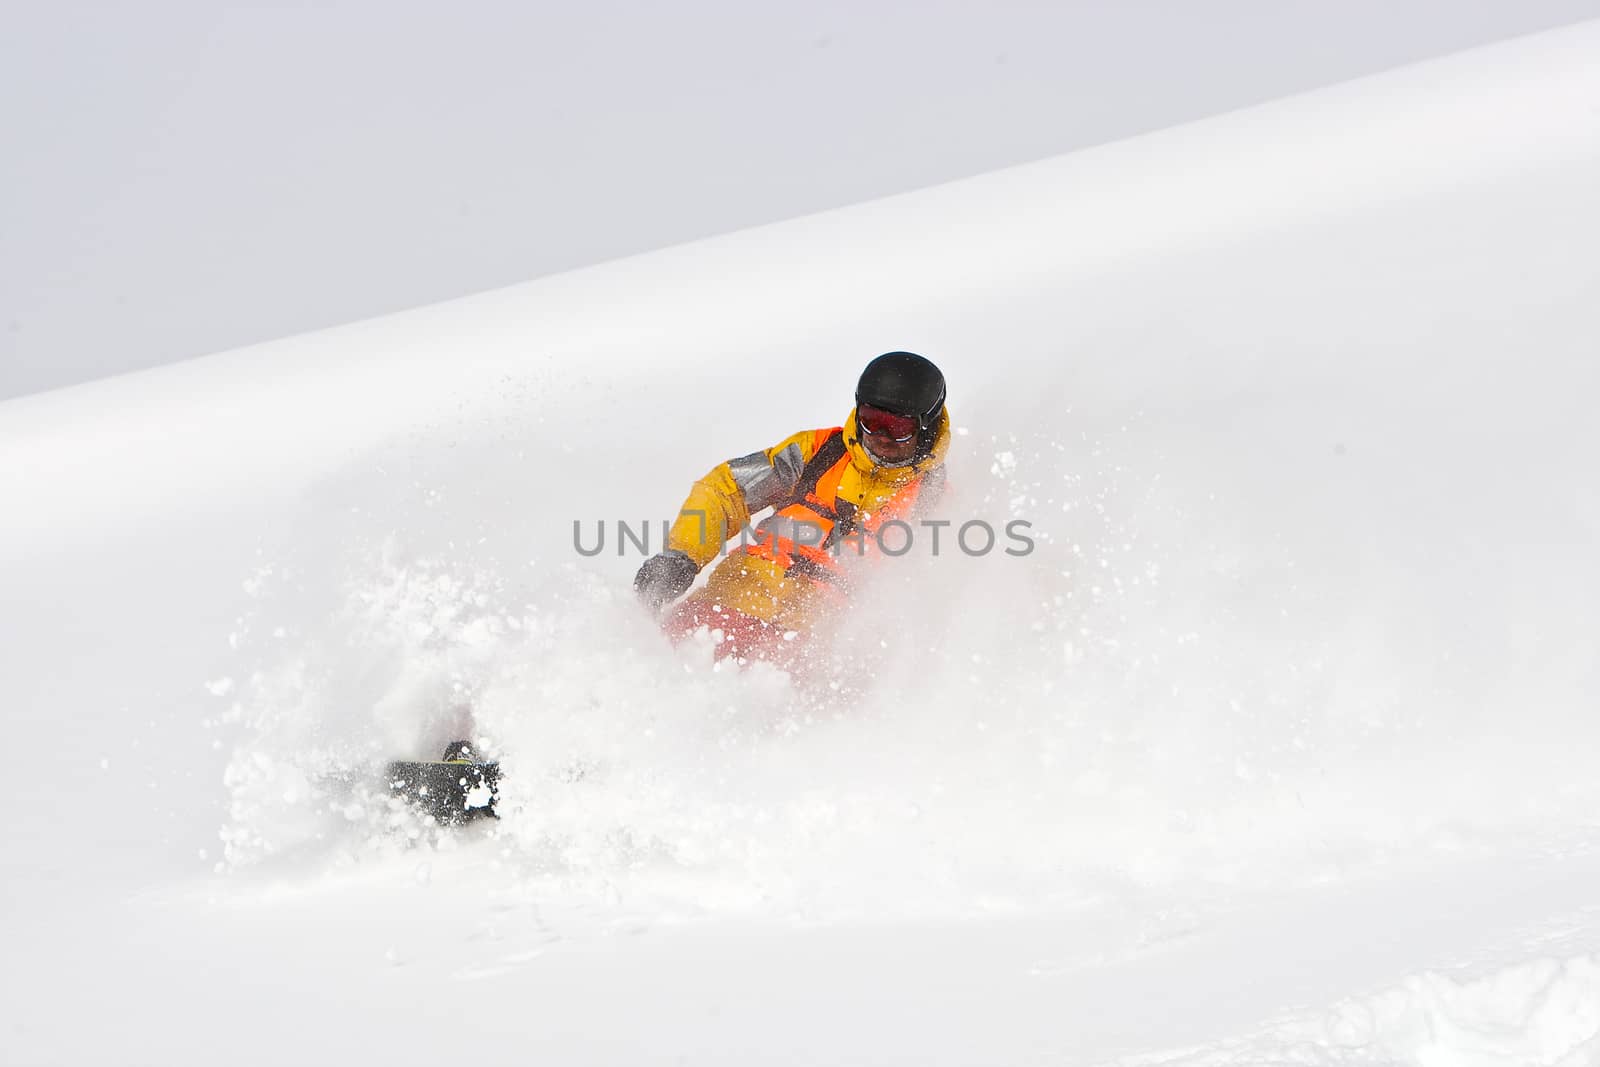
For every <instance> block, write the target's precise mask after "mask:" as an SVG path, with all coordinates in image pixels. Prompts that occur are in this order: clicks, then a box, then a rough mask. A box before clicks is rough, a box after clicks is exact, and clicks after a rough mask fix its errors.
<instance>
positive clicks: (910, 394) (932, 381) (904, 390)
mask: <svg viewBox="0 0 1600 1067" xmlns="http://www.w3.org/2000/svg"><path fill="white" fill-rule="evenodd" d="M862 404H870V405H871V406H873V407H875V408H882V409H883V410H885V411H892V412H894V413H895V414H896V415H909V416H911V417H912V418H914V419H916V420H917V425H918V426H919V427H920V428H922V429H923V430H930V429H932V428H933V427H935V426H937V425H938V424H939V412H940V411H942V410H943V409H944V375H943V374H942V373H941V372H940V370H939V368H938V367H935V366H934V365H933V362H932V361H931V360H927V359H924V358H923V357H921V356H919V355H917V354H916V353H915V352H885V353H884V354H883V355H881V356H879V357H878V358H877V359H875V360H873V361H872V362H871V363H868V364H867V369H866V370H864V371H862V372H861V381H859V382H857V383H856V406H857V407H860V406H861V405H862Z"/></svg>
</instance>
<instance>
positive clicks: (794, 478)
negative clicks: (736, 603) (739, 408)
mask: <svg viewBox="0 0 1600 1067" xmlns="http://www.w3.org/2000/svg"><path fill="white" fill-rule="evenodd" d="M829 432H830V431H827V430H802V431H801V432H800V433H797V434H795V435H794V436H792V437H786V438H784V439H783V440H782V441H780V442H779V443H778V444H776V445H774V446H773V447H771V448H768V449H765V450H764V451H761V452H752V453H750V454H749V455H748V456H739V457H738V458H737V459H730V460H728V461H727V462H725V463H719V464H717V465H716V466H715V467H713V468H712V469H711V471H710V473H708V474H707V475H706V476H705V477H704V478H701V479H700V480H699V481H697V482H695V483H694V487H693V488H692V489H690V490H689V496H688V499H686V500H685V501H684V502H683V507H681V508H679V509H678V517H677V519H676V520H675V521H674V522H673V524H672V528H671V529H670V530H669V531H668V533H667V548H669V549H675V550H677V551H679V552H682V553H684V554H686V555H687V556H688V557H689V558H690V559H692V560H694V562H695V566H697V567H704V566H705V565H706V564H707V563H710V562H711V561H712V560H713V559H716V558H717V555H718V553H720V552H721V551H722V545H723V542H725V541H727V540H728V538H730V537H732V536H734V535H735V534H737V533H738V532H739V531H740V530H741V529H743V528H744V527H745V525H746V524H748V523H749V522H750V516H752V515H754V514H755V513H756V512H758V511H760V510H761V509H763V508H766V507H770V506H772V505H773V504H776V503H778V502H779V501H781V500H783V499H785V498H786V497H787V496H788V495H789V494H790V493H792V492H793V491H794V488H795V486H796V485H798V484H799V483H800V472H801V471H802V470H804V469H805V465H806V463H807V462H808V461H809V460H810V459H811V457H812V456H814V455H816V452H817V449H818V448H819V447H821V443H822V442H823V441H825V440H827V435H828V433H829Z"/></svg>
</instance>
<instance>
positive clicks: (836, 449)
mask: <svg viewBox="0 0 1600 1067" xmlns="http://www.w3.org/2000/svg"><path fill="white" fill-rule="evenodd" d="M949 445H950V416H949V413H948V412H947V411H946V410H945V381H944V375H943V374H942V373H941V372H940V370H939V368H938V367H936V366H934V364H933V363H932V362H931V361H929V360H927V359H924V358H923V357H922V356H919V355H917V354H915V353H913V352H888V353H885V354H884V355H881V356H879V357H877V358H876V359H874V360H872V362H870V363H868V364H867V367H866V370H865V371H863V372H862V374H861V379H860V381H859V382H858V384H857V386H856V405H855V408H854V410H852V411H851V412H850V414H849V416H848V417H847V418H846V419H845V421H844V425H843V426H833V427H829V428H826V429H820V430H803V431H801V432H800V433H797V434H795V435H793V436H792V437H788V438H786V439H784V440H783V441H781V442H779V443H778V444H777V445H775V446H773V447H772V448H769V449H765V450H764V451H760V452H752V453H750V454H749V455H747V456H740V457H738V458H737V459H730V460H728V461H727V462H725V463H719V464H718V465H717V466H716V467H714V468H713V469H712V470H711V472H710V473H709V474H707V475H706V476H705V477H704V478H701V479H700V480H699V481H698V482H696V483H695V484H694V488H693V489H692V490H690V492H689V497H688V499H687V500H685V501H684V503H683V507H682V508H681V509H680V510H679V515H678V519H677V520H676V521H675V522H674V523H673V524H672V526H671V529H670V530H669V531H668V535H667V547H666V550H665V551H663V552H660V553H658V554H656V555H654V556H651V557H650V558H649V559H647V560H645V562H644V565H643V566H641V567H640V568H639V572H638V574H637V575H636V576H635V577H634V583H633V584H634V590H635V591H636V592H637V593H638V595H639V598H640V599H641V600H643V601H644V603H645V604H646V605H648V606H649V607H650V608H651V609H653V610H657V611H659V610H662V609H663V608H664V607H666V606H667V605H669V604H671V602H672V601H674V600H676V599H677V598H678V597H680V596H682V595H683V594H684V593H685V592H687V591H688V589H689V587H690V586H692V585H693V584H694V581H695V577H696V576H697V575H698V574H699V572H700V570H701V569H702V568H704V567H705V566H706V565H707V564H709V563H710V562H711V561H712V560H714V559H716V558H717V556H718V555H720V554H722V553H723V552H724V551H725V549H724V545H725V544H726V543H727V542H729V540H730V539H732V538H734V537H738V538H739V542H738V544H737V545H733V546H729V549H728V550H727V555H726V557H725V558H724V559H723V560H722V562H721V563H720V564H718V565H717V566H716V567H715V568H714V569H713V570H712V572H711V574H710V575H709V576H708V577H707V579H706V583H705V585H703V586H702V587H701V588H700V589H698V590H696V591H695V592H694V593H693V594H691V595H690V596H689V597H688V598H687V599H686V600H684V601H683V603H682V604H680V605H678V606H677V607H676V608H674V609H672V610H671V611H670V612H669V613H668V614H667V616H666V618H665V620H664V623H663V627H664V629H665V630H666V631H667V633H668V634H670V635H672V636H673V637H674V638H675V639H676V638H681V637H683V636H685V635H687V634H689V633H692V632H693V631H694V630H696V629H697V628H699V627H701V626H706V627H708V628H710V629H713V630H719V631H721V633H722V640H721V642H720V643H719V644H718V646H717V656H718V658H719V659H720V658H722V657H724V656H727V655H735V656H737V657H739V658H757V659H767V660H773V661H777V662H780V663H783V664H786V665H792V664H793V663H794V662H795V660H796V654H797V653H798V652H800V650H801V649H802V647H803V645H804V638H805V636H806V635H807V634H808V633H809V631H810V628H811V626H812V625H813V624H814V623H815V622H817V621H818V620H819V619H820V618H821V617H822V616H824V615H826V614H827V613H828V612H829V611H831V610H833V609H836V608H838V607H842V606H843V605H844V604H845V602H846V599H847V592H848V584H849V578H850V566H849V564H850V562H851V561H852V559H854V558H855V557H858V556H867V555H873V554H876V553H877V549H878V544H877V537H878V536H879V534H880V532H882V531H883V529H884V524H886V523H889V522H892V521H896V520H898V521H900V522H905V520H906V519H907V518H908V517H910V516H913V515H915V514H919V513H921V512H922V511H924V510H925V509H926V508H927V507H928V506H929V505H931V504H932V503H933V502H934V501H935V500H936V499H937V498H938V496H939V495H940V494H941V493H942V492H943V489H944V480H945V479H944V458H945V452H946V451H947V450H948V448H949ZM769 507H770V508H772V509H773V511H772V514H771V515H770V516H768V517H767V518H765V519H763V520H762V521H761V522H760V524H759V525H757V526H756V528H755V529H754V531H751V530H750V529H749V523H750V520H751V517H752V516H753V515H755V514H756V513H758V512H760V511H762V510H764V509H766V508H769ZM888 540H889V539H888V537H887V536H886V537H885V540H884V543H888ZM896 544H897V545H898V544H899V542H898V541H896Z"/></svg>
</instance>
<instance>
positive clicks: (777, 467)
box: [667, 411, 950, 629]
mask: <svg viewBox="0 0 1600 1067" xmlns="http://www.w3.org/2000/svg"><path fill="white" fill-rule="evenodd" d="M837 434H842V442H843V456H841V457H840V458H841V460H842V459H843V457H844V456H848V457H849V462H848V463H843V464H840V466H841V467H842V470H835V471H834V474H835V477H836V479H837V481H836V483H835V482H832V481H830V483H829V487H828V491H829V492H830V494H831V495H832V496H833V497H834V498H836V499H837V501H838V502H839V503H840V504H841V505H843V506H845V507H847V508H849V509H850V510H851V513H852V515H853V516H855V517H857V519H858V525H861V526H864V527H865V528H867V529H871V527H872V520H873V516H874V515H879V514H889V513H890V512H892V511H893V510H894V504H895V503H896V501H897V500H904V499H905V498H907V497H909V496H911V495H912V494H914V495H915V503H914V506H915V507H916V509H917V510H921V509H922V508H924V507H925V506H926V505H927V504H929V503H931V501H932V500H933V499H934V498H935V497H936V495H937V493H938V492H939V491H940V490H942V488H943V482H944V458H945V453H946V452H948V451H949V448H950V415H949V412H948V411H945V412H943V413H941V414H940V416H939V426H938V429H937V431H936V433H935V437H934V442H933V445H932V447H931V448H930V449H929V451H928V454H927V455H926V456H923V457H922V458H920V459H918V460H916V461H915V462H913V463H909V464H906V465H904V466H898V467H890V466H883V465H881V464H879V463H878V462H877V461H875V460H874V459H873V458H872V456H871V455H870V454H869V453H868V452H867V451H866V449H865V447H864V446H863V445H862V444H861V441H860V438H859V436H858V434H857V432H856V415H855V412H854V411H851V412H850V415H849V417H848V418H847V419H846V420H845V423H844V426H843V427H830V428H827V429H821V430H803V431H801V432H800V433H797V434H794V435H793V436H791V437H787V438H785V439H784V440H782V441H780V442H779V443H778V444H776V445H774V446H773V447H771V448H768V449H765V450H763V451H760V452H752V453H750V454H749V455H748V456H740V457H738V458H737V459H731V460H728V461H727V462H724V463H719V464H717V465H716V466H715V467H714V468H712V469H711V471H710V472H709V473H708V474H706V476H705V477H703V478H701V479H700V480H699V481H697V482H695V483H694V487H693V488H692V489H691V490H690V491H689V496H688V498H687V499H686V500H685V501H684V503H683V507H682V508H681V509H679V516H678V519H677V520H676V521H675V522H674V523H673V524H672V527H671V529H670V530H669V532H668V535H667V547H668V548H669V549H675V550H677V551H680V552H683V553H684V554H686V555H687V556H688V557H689V558H690V559H692V560H693V561H694V562H695V565H696V566H697V567H700V568H702V569H703V568H704V567H705V566H706V565H707V564H708V563H710V562H711V561H712V560H714V559H716V558H717V556H718V555H720V554H722V553H723V551H724V545H725V544H726V543H727V542H728V540H729V539H730V538H733V537H738V536H740V533H741V531H746V530H747V528H748V527H749V524H750V521H751V519H752V518H753V517H754V516H755V515H756V514H758V513H760V512H762V511H764V510H765V509H767V508H769V507H770V508H774V509H775V512H776V511H781V510H782V509H784V508H785V506H786V505H792V504H795V503H802V504H803V503H805V500H804V497H805V493H806V490H807V489H808V488H814V486H815V475H816V473H817V472H816V469H815V467H816V465H813V464H812V460H813V459H815V458H817V456H818V452H819V450H821V449H823V448H824V446H825V445H827V443H828V441H829V440H830V438H832V437H834V436H835V435H837ZM838 447H839V446H838V445H833V446H832V448H834V449H838ZM830 454H831V453H830ZM826 458H827V457H826V456H824V457H823V461H826ZM808 466H811V467H812V468H813V469H812V471H811V476H810V481H811V485H809V486H808V485H804V484H802V476H803V475H805V474H806V472H807V468H808ZM813 499H815V498H813ZM895 517H903V516H901V515H898V514H896V515H895ZM774 518H776V514H775V515H774V516H773V517H771V518H768V519H766V520H764V522H763V523H762V526H763V527H765V526H767V525H768V524H770V523H772V522H773V519H774ZM761 533H762V531H761V529H760V528H758V530H757V531H756V535H757V537H758V538H759V537H760V536H761ZM742 540H744V541H745V542H746V543H748V540H749V535H748V534H746V537H745V538H742ZM731 547H732V549H733V550H732V551H730V552H728V554H727V556H726V558H725V559H723V561H722V562H721V563H720V564H719V565H718V566H717V567H716V569H715V570H713V571H712V573H711V574H710V576H709V577H708V578H707V579H706V584H705V586H704V587H702V588H701V589H699V590H696V591H695V592H694V593H692V594H690V597H689V598H688V600H687V601H686V602H685V604H686V605H687V606H689V607H691V608H694V607H704V606H706V605H707V604H716V605H720V606H722V607H724V608H729V609H732V610H735V611H742V612H744V613H745V614H747V615H753V616H755V617H757V618H760V619H764V620H766V621H768V622H771V623H774V624H776V625H780V626H786V627H792V628H796V629H803V628H805V627H806V626H807V625H808V624H809V623H810V622H811V621H812V620H814V619H815V618H816V615H817V612H818V610H819V609H821V608H822V607H823V606H824V605H825V604H826V603H827V602H828V601H830V600H834V599H836V598H838V597H839V596H840V595H841V594H840V591H839V589H838V588H837V587H836V586H833V584H832V583H830V582H825V581H816V580H813V579H812V577H810V576H806V575H803V574H796V573H791V567H790V566H788V565H786V564H785V563H784V562H780V561H778V560H775V559H772V558H769V556H764V555H761V554H756V553H754V552H751V551H747V550H745V549H744V548H743V547H742V546H741V545H739V544H735V545H733V546H731Z"/></svg>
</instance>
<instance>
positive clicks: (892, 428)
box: [856, 404, 917, 444]
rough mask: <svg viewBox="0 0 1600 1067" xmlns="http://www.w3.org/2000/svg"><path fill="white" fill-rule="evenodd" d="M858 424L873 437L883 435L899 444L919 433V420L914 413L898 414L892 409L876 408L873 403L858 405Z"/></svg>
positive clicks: (862, 430) (865, 432)
mask: <svg viewBox="0 0 1600 1067" xmlns="http://www.w3.org/2000/svg"><path fill="white" fill-rule="evenodd" d="M856 425H857V426H859V427H860V428H861V432H862V433H864V434H867V435H869V436H871V437H881V438H884V439H885V440H888V441H893V442H895V443H896V444H899V443H901V442H903V441H909V440H911V439H912V438H913V437H915V436H916V435H917V420H916V417H915V416H912V415H896V414H895V413H894V412H892V411H885V410H883V409H882V408H875V407H873V406H872V405H871V404H860V405H857V407H856Z"/></svg>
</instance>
